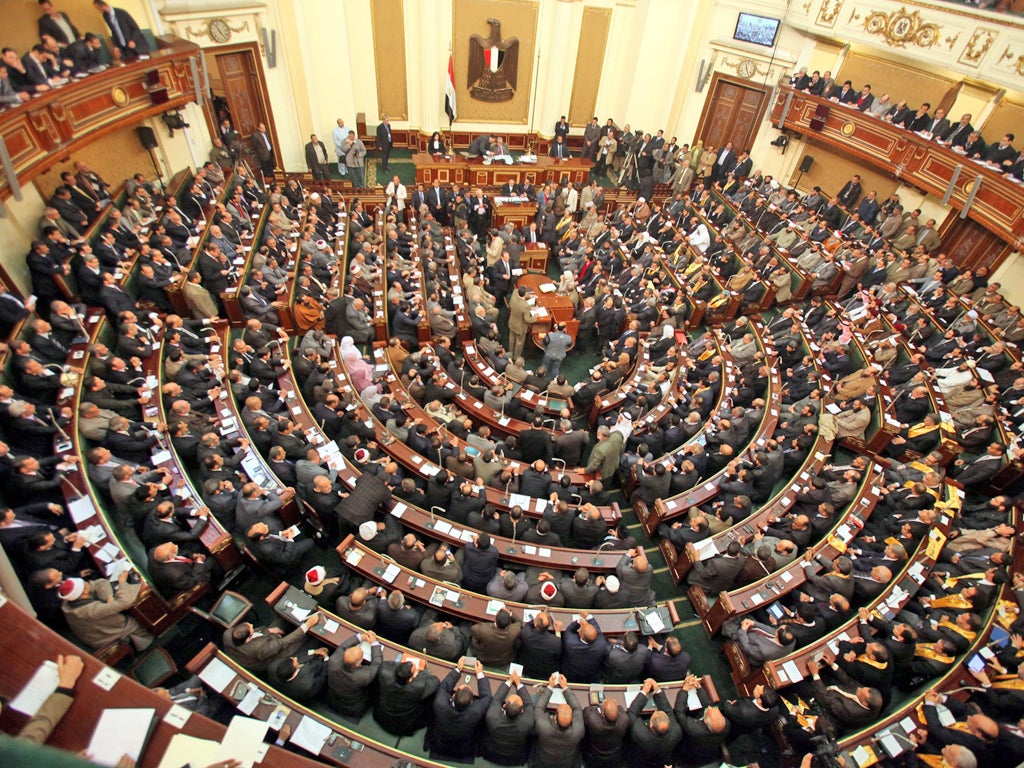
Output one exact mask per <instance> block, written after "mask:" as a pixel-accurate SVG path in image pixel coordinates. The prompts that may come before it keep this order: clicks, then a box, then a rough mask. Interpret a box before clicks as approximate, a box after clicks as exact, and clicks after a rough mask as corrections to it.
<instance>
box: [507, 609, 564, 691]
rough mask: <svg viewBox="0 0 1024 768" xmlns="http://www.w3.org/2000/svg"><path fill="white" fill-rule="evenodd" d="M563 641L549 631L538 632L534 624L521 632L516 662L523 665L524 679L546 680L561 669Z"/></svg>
mask: <svg viewBox="0 0 1024 768" xmlns="http://www.w3.org/2000/svg"><path fill="white" fill-rule="evenodd" d="M561 658H562V641H561V640H560V639H559V638H557V637H555V633H554V632H552V631H550V630H548V631H546V632H538V631H537V630H536V629H535V628H534V626H533V623H532V622H527V623H526V624H524V625H523V628H522V630H520V632H519V653H518V655H517V657H516V660H517V661H518V662H519V663H520V664H522V665H523V677H529V678H536V679H538V680H546V679H547V678H548V677H550V676H551V673H552V672H554V671H555V670H556V669H558V668H559V663H560V660H561Z"/></svg>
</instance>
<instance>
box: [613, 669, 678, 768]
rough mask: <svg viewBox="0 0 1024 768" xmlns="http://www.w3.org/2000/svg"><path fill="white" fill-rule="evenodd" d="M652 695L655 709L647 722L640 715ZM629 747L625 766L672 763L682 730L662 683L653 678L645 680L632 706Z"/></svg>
mask: <svg viewBox="0 0 1024 768" xmlns="http://www.w3.org/2000/svg"><path fill="white" fill-rule="evenodd" d="M650 698H653V700H654V706H655V711H654V714H653V715H651V717H650V719H649V720H647V721H646V722H645V721H644V719H643V718H642V717H641V714H642V713H643V711H644V707H646V706H647V701H648V699H650ZM629 736H630V740H629V747H628V748H627V755H626V765H629V766H633V767H634V768H663V766H665V765H666V764H668V765H671V763H672V753H673V751H674V750H675V748H676V745H677V744H678V743H679V740H680V739H681V738H682V736H683V731H682V729H681V728H680V727H679V723H678V722H676V718H675V715H674V714H673V713H672V705H671V704H669V702H668V696H666V695H665V692H664V691H663V690H661V686H660V685H659V684H658V682H657V681H656V680H654V679H653V678H650V677H649V678H647V679H646V680H645V681H644V687H643V689H642V690H641V692H640V695H639V696H637V697H636V698H635V699H633V703H632V704H630V705H629Z"/></svg>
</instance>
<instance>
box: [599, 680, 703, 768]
mask: <svg viewBox="0 0 1024 768" xmlns="http://www.w3.org/2000/svg"><path fill="white" fill-rule="evenodd" d="M638 698H639V697H638ZM682 698H685V697H682ZM583 724H584V726H586V731H587V741H586V743H585V744H584V745H583V762H584V763H585V764H586V765H587V766H589V768H618V767H619V766H620V765H623V764H624V761H623V758H622V747H623V740H624V739H625V737H626V731H627V730H628V729H629V714H628V713H627V712H626V711H625V710H623V709H622V708H620V707H619V703H618V702H617V701H615V700H614V699H605V700H604V701H603V702H602V703H601V705H600V706H598V705H596V704H591V705H590V706H589V707H587V708H586V709H584V710H583Z"/></svg>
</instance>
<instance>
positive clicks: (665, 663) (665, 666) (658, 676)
mask: <svg viewBox="0 0 1024 768" xmlns="http://www.w3.org/2000/svg"><path fill="white" fill-rule="evenodd" d="M648 645H649V646H650V647H651V649H652V653H651V655H650V656H649V657H648V659H647V676H648V677H649V678H652V679H654V680H657V681H659V682H667V681H671V680H684V679H685V678H686V674H687V673H688V672H689V671H690V660H691V659H690V654H688V653H687V652H686V651H684V650H683V645H682V643H680V642H679V638H678V637H676V636H675V635H669V637H668V638H666V640H665V645H664V646H663V647H659V646H658V645H657V643H656V642H655V640H654V638H653V637H652V638H649V639H648Z"/></svg>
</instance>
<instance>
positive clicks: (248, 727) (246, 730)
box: [214, 715, 269, 768]
mask: <svg viewBox="0 0 1024 768" xmlns="http://www.w3.org/2000/svg"><path fill="white" fill-rule="evenodd" d="M268 727H269V726H268V725H267V724H266V723H265V722H263V721H262V720H256V719H254V718H251V717H241V716H240V715H235V716H234V717H233V718H231V724H230V725H229V726H228V730H227V732H226V733H225V734H224V738H223V739H222V740H221V742H220V749H219V750H217V755H216V757H215V758H214V762H219V761H221V760H238V761H240V762H241V763H242V766H243V768H251V766H252V764H253V763H255V762H256V755H257V752H258V751H259V748H260V745H262V744H263V737H264V736H266V735H267V728H268Z"/></svg>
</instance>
